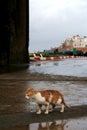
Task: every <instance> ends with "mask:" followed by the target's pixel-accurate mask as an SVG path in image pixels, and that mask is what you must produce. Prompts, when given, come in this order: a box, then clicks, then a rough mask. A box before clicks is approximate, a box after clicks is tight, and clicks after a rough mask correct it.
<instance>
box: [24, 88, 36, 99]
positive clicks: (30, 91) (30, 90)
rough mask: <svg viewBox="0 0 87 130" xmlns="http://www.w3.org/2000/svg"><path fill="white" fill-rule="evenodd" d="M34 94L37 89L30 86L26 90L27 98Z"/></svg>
mask: <svg viewBox="0 0 87 130" xmlns="http://www.w3.org/2000/svg"><path fill="white" fill-rule="evenodd" d="M34 94H35V90H34V89H32V88H28V90H27V91H26V95H25V97H26V98H27V99H30V98H31V97H32V96H33V95H34Z"/></svg>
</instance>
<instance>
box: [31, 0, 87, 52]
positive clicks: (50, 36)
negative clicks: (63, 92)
mask: <svg viewBox="0 0 87 130" xmlns="http://www.w3.org/2000/svg"><path fill="white" fill-rule="evenodd" d="M29 3H30V4H29V6H30V8H29V10H30V11H29V20H30V23H29V37H30V41H29V51H30V52H36V51H42V50H44V49H50V48H51V47H57V46H59V45H60V44H61V43H62V42H63V41H64V40H65V39H66V38H67V37H72V36H74V35H77V34H78V35H80V36H81V37H83V36H87V0H30V2H29Z"/></svg>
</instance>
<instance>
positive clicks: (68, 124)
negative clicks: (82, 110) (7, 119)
mask: <svg viewBox="0 0 87 130" xmlns="http://www.w3.org/2000/svg"><path fill="white" fill-rule="evenodd" d="M73 129H74V130H87V117H82V118H80V119H68V120H57V121H53V122H41V123H32V124H28V125H25V126H24V125H23V126H18V127H10V128H1V129H0V130H73Z"/></svg>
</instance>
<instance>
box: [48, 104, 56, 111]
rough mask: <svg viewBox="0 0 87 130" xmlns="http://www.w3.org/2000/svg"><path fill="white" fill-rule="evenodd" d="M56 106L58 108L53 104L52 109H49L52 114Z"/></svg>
mask: <svg viewBox="0 0 87 130" xmlns="http://www.w3.org/2000/svg"><path fill="white" fill-rule="evenodd" d="M55 106H56V105H55V104H51V108H50V109H49V112H52V111H53V110H54V108H55Z"/></svg>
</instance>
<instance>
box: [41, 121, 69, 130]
mask: <svg viewBox="0 0 87 130" xmlns="http://www.w3.org/2000/svg"><path fill="white" fill-rule="evenodd" d="M66 123H67V121H63V120H62V121H61V123H60V124H57V123H56V121H54V122H52V123H51V124H50V123H49V122H46V125H45V126H43V125H42V123H40V124H39V125H38V130H64V126H65V124H66Z"/></svg>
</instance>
